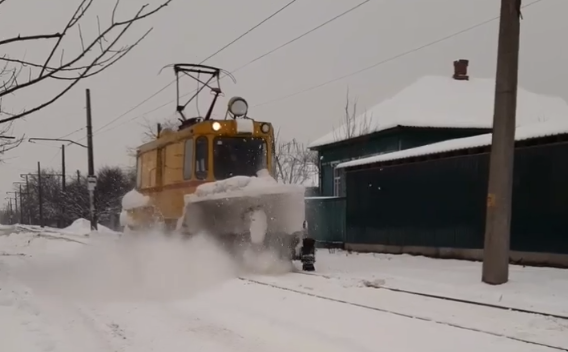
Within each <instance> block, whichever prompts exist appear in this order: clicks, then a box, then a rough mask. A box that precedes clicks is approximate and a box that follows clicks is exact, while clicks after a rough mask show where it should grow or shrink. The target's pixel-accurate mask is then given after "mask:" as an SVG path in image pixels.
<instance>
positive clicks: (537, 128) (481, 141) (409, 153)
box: [336, 119, 568, 168]
mask: <svg viewBox="0 0 568 352" xmlns="http://www.w3.org/2000/svg"><path fill="white" fill-rule="evenodd" d="M567 133H568V119H565V120H564V121H561V120H556V121H549V122H541V123H534V124H527V125H524V126H520V127H518V128H517V129H516V131H515V140H517V141H522V140H527V139H533V138H539V137H547V136H555V135H559V134H567ZM488 145H491V133H487V134H482V135H479V136H474V137H467V138H457V139H451V140H448V141H444V142H439V143H434V144H428V145H425V146H422V147H417V148H412V149H405V150H401V151H398V152H392V153H386V154H381V155H376V156H370V157H366V158H361V159H357V160H352V161H347V162H344V163H341V164H338V165H337V166H336V167H338V168H348V167H353V166H361V165H367V164H374V163H378V162H383V161H391V160H400V159H406V158H412V157H417V156H424V155H431V154H438V153H445V152H451V151H456V150H462V149H469V148H476V147H484V146H488Z"/></svg>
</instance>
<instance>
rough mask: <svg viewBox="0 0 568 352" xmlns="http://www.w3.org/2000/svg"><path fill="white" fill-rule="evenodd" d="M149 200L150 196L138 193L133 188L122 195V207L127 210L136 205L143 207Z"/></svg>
mask: <svg viewBox="0 0 568 352" xmlns="http://www.w3.org/2000/svg"><path fill="white" fill-rule="evenodd" d="M149 202H150V197H148V196H145V195H143V194H141V193H139V192H138V191H137V190H135V189H133V190H131V191H130V192H128V193H126V194H125V195H124V197H122V209H124V210H129V209H134V208H138V207H143V206H145V205H147V204H148V203H149Z"/></svg>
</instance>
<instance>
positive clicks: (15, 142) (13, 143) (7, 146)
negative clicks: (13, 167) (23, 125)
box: [0, 123, 24, 161]
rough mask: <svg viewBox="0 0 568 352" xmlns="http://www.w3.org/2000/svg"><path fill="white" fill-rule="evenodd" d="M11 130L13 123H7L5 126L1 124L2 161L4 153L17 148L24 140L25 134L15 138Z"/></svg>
mask: <svg viewBox="0 0 568 352" xmlns="http://www.w3.org/2000/svg"><path fill="white" fill-rule="evenodd" d="M11 132H12V123H7V124H5V125H3V126H0V161H2V156H3V155H4V153H6V152H8V151H10V150H12V149H14V148H17V147H18V146H19V145H20V144H21V143H22V141H23V140H24V136H22V137H20V138H15V137H13V136H11V135H10V133H11Z"/></svg>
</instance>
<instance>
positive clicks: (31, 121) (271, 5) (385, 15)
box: [0, 0, 568, 199]
mask: <svg viewBox="0 0 568 352" xmlns="http://www.w3.org/2000/svg"><path fill="white" fill-rule="evenodd" d="M97 2H98V3H99V4H98V5H97V6H98V7H97V8H95V9H93V10H92V15H95V14H98V15H100V16H101V19H102V20H103V21H107V20H108V18H109V17H110V16H109V14H110V10H111V8H112V5H113V3H114V1H111V0H98V1H97ZM150 2H151V3H156V4H157V3H158V2H159V1H157V0H152V1H150ZM286 2H288V0H278V1H276V0H239V1H235V0H192V1H186V0H174V2H173V4H172V5H171V6H169V7H168V8H166V9H165V10H164V11H162V12H161V13H159V14H158V15H156V16H155V17H153V18H151V19H149V20H147V21H145V22H141V23H139V24H138V25H137V28H135V30H134V31H133V32H132V35H135V34H140V33H142V32H143V31H144V29H146V28H148V27H149V26H154V31H153V32H152V34H151V35H150V36H149V37H148V38H147V39H146V40H145V41H144V42H143V43H142V44H141V45H140V46H139V47H137V48H135V49H134V50H133V51H132V52H131V53H130V54H129V55H128V56H127V57H126V58H125V59H123V60H122V61H121V62H119V63H118V64H117V65H115V66H114V67H112V68H110V69H109V70H107V71H106V72H105V73H103V74H101V75H100V76H97V77H95V78H92V79H89V80H87V81H85V82H83V83H82V84H79V85H78V86H77V88H76V89H74V90H73V91H72V92H71V93H69V94H68V95H67V96H66V97H64V98H63V99H61V100H60V101H59V102H58V103H56V104H54V105H52V106H51V107H50V108H47V109H45V110H43V111H41V112H39V113H36V114H34V115H31V116H28V117H26V118H25V120H22V121H18V122H17V123H16V125H15V133H16V134H21V133H24V132H25V133H26V135H27V136H28V137H48V138H57V137H61V136H63V135H66V134H68V133H70V132H72V131H74V130H77V129H80V128H81V127H83V126H84V125H85V109H84V106H85V92H84V89H85V88H87V87H88V88H90V89H91V94H92V99H93V118H94V128H95V129H97V128H99V127H101V126H103V125H104V124H106V123H108V122H109V121H111V120H112V119H114V118H116V117H117V116H119V115H121V114H122V113H124V112H125V111H127V110H129V109H130V108H132V107H133V106H135V105H137V104H138V103H140V102H141V101H142V100H144V99H146V98H147V97H149V96H150V95H152V94H153V93H155V92H156V91H157V90H159V89H160V88H162V87H163V86H164V85H165V84H167V83H168V82H170V81H171V80H172V79H173V78H174V75H173V72H172V71H171V70H168V69H166V70H164V71H162V73H161V74H160V75H158V72H159V70H160V69H161V68H162V67H163V66H165V65H167V64H171V63H175V62H195V63H197V62H199V61H201V60H202V59H203V58H205V57H207V56H209V55H210V54H211V53H213V52H214V51H216V50H218V49H219V48H220V47H221V46H223V45H225V44H226V43H228V42H229V41H231V40H233V39H234V38H235V37H236V36H238V35H240V34H241V33H243V32H244V31H246V30H247V29H248V28H250V27H251V26H253V25H254V24H256V23H258V22H259V21H260V20H262V19H263V18H264V17H266V16H268V15H269V14H271V13H272V12H274V11H275V10H276V9H277V8H279V7H281V6H283V5H284V4H285V3H286ZM359 2H361V0H299V1H297V2H296V3H295V4H293V5H292V6H290V7H289V8H288V9H286V10H284V11H283V12H282V13H280V14H279V15H277V16H276V17H275V18H273V19H271V20H270V21H269V22H267V23H265V24H264V25H262V26H261V27H260V28H258V29H257V30H255V31H254V32H252V33H251V34H249V35H247V36H246V37H244V38H243V39H241V40H239V41H238V42H237V43H235V44H234V45H232V46H231V47H230V48H228V49H226V50H225V51H223V52H222V53H221V54H219V55H217V56H215V57H214V58H212V59H211V60H209V61H207V64H210V65H215V66H219V67H221V68H224V69H227V70H229V71H231V70H234V69H235V68H238V67H240V66H241V65H243V64H245V63H247V62H248V61H250V60H252V59H254V58H255V57H257V56H259V55H261V54H263V53H265V52H267V51H269V50H271V49H273V48H274V47H277V46H279V45H281V44H282V43H284V42H286V41H288V40H290V39H292V38H294V37H296V36H297V35H299V34H301V33H303V32H305V31H307V30H309V29H311V28H312V27H314V26H316V25H318V24H320V23H322V22H324V21H326V20H327V19H329V18H331V17H334V16H336V15H337V14H339V13H341V12H343V11H345V10H346V9H348V8H350V7H352V6H354V5H355V4H357V3H359ZM530 2H532V1H528V0H524V1H523V3H525V4H528V3H530ZM75 3H78V1H77V0H73V1H72V0H50V1H45V0H8V1H7V3H5V4H4V5H2V8H1V10H0V33H2V35H0V38H4V37H8V36H11V35H14V34H17V33H22V34H35V33H37V32H50V31H57V30H59V29H60V27H61V26H62V25H63V23H64V21H65V20H66V18H67V17H68V16H69V12H70V11H72V10H73V6H75ZM142 3H143V2H141V1H140V2H139V1H126V0H123V3H122V10H121V14H124V15H125V16H126V15H128V13H129V11H130V13H131V12H133V11H135V10H136V8H137V6H140V5H141V4H142ZM72 5H73V6H72ZM30 9H33V11H30ZM498 13H499V1H497V0H475V1H470V0H371V1H370V2H369V3H368V4H366V5H364V6H363V7H361V8H360V9H358V10H356V11H354V12H352V13H351V14H349V15H347V16H345V17H343V18H341V19H339V20H337V21H335V22H333V23H331V24H329V25H327V26H326V27H324V28H322V29H320V30H318V31H316V32H314V33H312V34H310V35H309V36H306V37H305V38H303V39H301V40H299V41H297V42H295V43H293V44H291V45H289V46H287V47H285V48H284V49H281V50H279V51H277V52H276V53H274V54H271V55H269V56H267V57H266V58H263V59H262V60H259V61H257V62H255V63H253V64H252V65H250V66H248V67H247V68H245V69H243V70H241V71H239V72H238V73H236V74H235V77H236V79H237V84H233V83H232V82H231V81H230V80H229V79H225V80H223V81H222V87H223V89H224V92H225V98H223V100H222V101H221V104H219V109H218V110H217V114H219V115H222V114H223V113H224V111H223V108H224V104H225V102H226V101H227V99H228V98H230V97H231V96H233V95H240V96H243V97H245V98H246V99H247V100H248V101H249V103H250V105H251V106H254V105H256V104H261V103H264V102H267V101H271V100H273V99H276V98H280V97H282V96H286V95H288V94H291V93H294V92H297V91H301V90H304V89H306V88H310V87H312V86H315V85H317V84H319V83H322V82H325V81H328V80H330V79H333V78H335V77H338V76H342V75H345V74H348V73H350V72H354V71H357V70H358V69H361V68H363V67H366V66H369V65H372V64H373V63H375V62H379V61H381V60H384V59H387V58H389V57H391V56H394V55H396V54H398V53H401V52H404V51H407V50H409V49H412V48H415V47H419V46H421V45H423V44H426V43H428V42H431V41H434V40H436V39H438V38H441V37H444V36H446V35H449V34H452V33H454V32H458V31H460V30H462V29H464V28H467V27H469V26H472V25H475V24H477V23H480V22H483V21H485V20H487V19H489V18H492V17H495V16H497V15H498ZM566 13H568V1H566V0H543V1H541V2H540V3H538V4H535V5H533V6H530V7H529V8H527V9H526V10H525V11H524V20H523V21H522V39H521V65H520V70H521V71H520V84H521V85H522V86H523V87H524V88H526V89H528V90H531V91H535V92H538V93H543V94H554V95H559V96H562V97H563V98H565V99H568V89H567V87H568V84H567V83H566V82H567V81H568V69H567V68H566V67H565V66H564V65H563V62H565V61H566V60H567V59H568V45H565V44H563V43H565V42H566V41H565V38H567V37H568V23H567V22H566V21H565V19H564V18H563V16H564V15H563V14H566ZM82 28H83V30H84V31H85V32H88V33H86V34H85V35H89V33H90V34H91V35H93V34H94V31H96V21H95V20H94V18H93V17H92V16H91V17H90V18H88V19H86V20H85V22H84V23H83V25H82ZM497 30H498V21H494V22H492V23H490V24H487V25H484V26H482V27H480V28H477V29H474V30H472V31H469V32H467V33H464V34H462V35H459V36H457V37H455V38H452V39H450V40H447V41H445V42H442V43H439V44H436V45H433V46H430V47H427V48H425V49H422V50H419V51H417V52H415V53H413V54H410V55H407V56H405V57H402V58H400V59H397V60H394V61H391V62H389V63H387V64H384V65H380V66H378V67H376V68H374V69H371V70H368V71H366V72H364V73H361V74H358V75H355V76H352V77H350V78H348V79H344V80H341V81H337V82H335V83H333V84H329V85H326V86H324V87H321V88H319V89H315V90H312V91H309V92H307V93H304V94H299V95H296V96H294V97H292V98H289V99H286V100H282V101H278V102H275V103H272V104H266V105H262V106H259V107H256V108H252V109H251V112H250V116H251V117H253V118H255V119H261V120H268V121H270V122H272V123H274V124H275V126H276V128H281V129H282V134H283V136H284V137H285V138H294V137H295V138H298V139H299V140H301V141H305V142H307V141H310V140H314V139H315V138H318V137H320V136H321V135H323V134H326V133H327V132H329V131H330V130H331V129H332V126H333V125H337V124H339V121H340V119H341V114H342V106H343V104H344V97H345V91H346V88H347V86H349V88H350V90H351V95H352V96H354V97H357V98H358V100H359V104H360V106H361V108H364V107H371V106H373V105H374V104H376V103H378V102H380V101H381V100H383V99H385V98H387V97H389V96H391V95H393V94H395V93H396V92H397V91H399V90H400V89H402V88H404V87H405V86H407V85H409V84H410V83H412V82H413V81H414V80H415V79H417V78H419V77H420V76H423V75H430V74H440V75H451V73H452V61H453V60H455V59H459V58H466V59H470V60H471V61H470V76H473V77H493V76H494V71H495V59H496V46H497ZM73 40H75V42H73ZM78 43H79V42H78V36H76V38H68V39H67V44H66V48H68V49H66V50H69V51H72V50H77V48H78V45H79V44H78ZM32 46H33V47H32ZM32 46H30V45H28V46H26V47H25V48H24V47H21V46H20V47H18V46H14V47H13V48H12V47H10V51H9V54H10V55H11V56H12V57H16V56H17V55H18V54H21V55H24V54H25V58H26V59H27V60H33V59H34V58H38V59H40V58H41V57H43V56H41V50H42V49H43V50H45V49H44V48H45V47H41V46H40V45H36V44H33V45H32ZM34 48H35V49H34ZM3 49H5V48H3ZM194 87H195V86H193V85H192V86H189V87H186V88H185V90H184V92H187V91H189V89H190V88H194ZM52 93H53V91H51V90H50V86H49V85H43V86H42V87H38V88H36V89H35V90H33V91H30V92H27V93H26V94H23V95H18V96H16V97H13V98H11V99H10V100H8V101H6V102H5V104H7V105H5V108H12V109H15V110H18V109H21V108H23V107H24V106H26V105H28V104H32V103H34V102H35V103H37V102H41V100H44V99H46V98H47V97H49V96H50V95H51V94H52ZM205 97H206V98H208V96H207V95H206V96H205ZM173 99H175V86H174V85H171V86H170V87H169V88H168V89H166V90H164V91H163V92H162V93H160V94H158V95H157V96H156V97H154V98H152V99H150V100H148V101H147V102H146V103H144V104H143V105H141V106H140V107H138V108H137V109H135V110H134V111H132V112H131V113H129V114H127V115H126V116H124V117H122V118H121V119H119V120H118V121H117V122H116V123H114V124H112V125H110V126H109V127H108V128H107V129H110V130H109V131H107V132H105V133H98V134H96V135H95V140H94V143H95V163H96V166H97V167H98V166H101V165H103V164H109V165H131V164H132V162H133V160H131V159H130V158H129V157H128V155H127V153H126V148H127V147H134V146H136V145H137V144H139V143H140V138H141V134H142V131H143V127H142V126H141V125H142V124H144V118H143V117H144V116H145V117H146V119H147V120H148V121H151V122H152V123H155V122H159V121H160V119H163V118H169V117H172V116H173V112H174V109H175V106H174V104H173V103H172V104H169V105H167V106H165V107H163V108H161V109H158V110H156V111H153V112H151V113H147V112H148V111H150V110H154V109H155V108H156V107H158V106H160V105H163V104H165V103H167V102H168V101H170V100H173ZM205 104H206V101H205V99H203V100H202V103H201V108H202V110H204V109H205V108H204V107H205V106H206V105H205ZM194 112H195V108H194V107H188V113H194ZM145 113H146V114H145ZM137 117H138V118H137ZM84 135H85V131H84V130H81V131H80V132H77V133H75V134H73V135H71V136H69V138H73V139H78V138H82V137H84ZM59 147H60V145H59V144H58V143H54V142H45V143H44V142H41V143H39V142H38V144H29V143H25V144H23V145H22V146H21V147H19V148H18V149H16V150H14V151H12V152H10V153H9V154H7V155H4V158H5V159H7V160H6V162H5V163H3V164H0V192H2V194H4V192H6V191H8V190H10V188H11V187H12V186H11V183H12V182H15V181H18V180H19V174H20V173H25V172H34V171H35V170H36V167H37V162H38V161H40V162H41V163H42V166H44V167H54V168H59V167H60V160H61V157H60V155H59V151H58V149H59ZM67 164H68V165H67V170H68V173H72V172H74V171H75V170H76V169H80V170H82V171H83V172H84V171H85V170H86V166H87V162H86V152H85V150H83V149H82V148H79V147H76V146H72V147H69V148H67ZM2 199H3V197H2Z"/></svg>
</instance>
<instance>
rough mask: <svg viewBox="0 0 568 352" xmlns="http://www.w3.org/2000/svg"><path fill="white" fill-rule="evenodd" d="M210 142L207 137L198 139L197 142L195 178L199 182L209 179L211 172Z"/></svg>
mask: <svg viewBox="0 0 568 352" xmlns="http://www.w3.org/2000/svg"><path fill="white" fill-rule="evenodd" d="M208 155H209V141H208V140H207V137H203V136H202V137H198V138H197V139H196V140H195V177H196V178H197V179H198V180H205V179H207V174H208V171H209V165H208V163H209V158H208Z"/></svg>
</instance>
